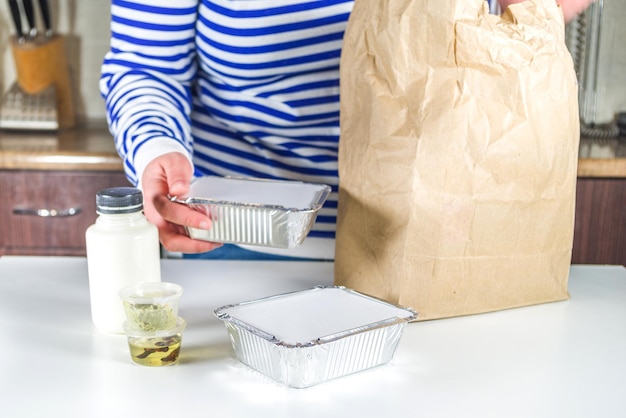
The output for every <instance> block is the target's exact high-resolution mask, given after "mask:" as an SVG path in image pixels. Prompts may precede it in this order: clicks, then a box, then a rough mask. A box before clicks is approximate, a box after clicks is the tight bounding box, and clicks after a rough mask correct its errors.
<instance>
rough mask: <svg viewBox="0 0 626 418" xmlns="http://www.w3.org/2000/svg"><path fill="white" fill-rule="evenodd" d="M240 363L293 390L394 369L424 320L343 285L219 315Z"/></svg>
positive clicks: (233, 308)
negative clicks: (409, 335)
mask: <svg viewBox="0 0 626 418" xmlns="http://www.w3.org/2000/svg"><path fill="white" fill-rule="evenodd" d="M215 315H216V316H217V317H218V318H220V319H221V320H223V321H224V324H225V326H226V329H227V332H228V334H229V336H230V340H231V342H232V346H233V349H234V351H235V354H236V356H237V358H238V359H239V360H240V361H241V362H242V363H244V364H246V365H248V366H249V367H251V368H252V369H255V370H257V371H258V372H260V373H263V374H264V375H267V376H269V377H270V378H272V379H273V380H275V381H277V382H279V383H282V384H284V385H286V386H289V387H293V388H306V387H310V386H313V385H316V384H319V383H322V382H325V381H328V380H330V379H334V378H338V377H341V376H345V375H348V374H352V373H356V372H359V371H362V370H365V369H369V368H372V367H375V366H379V365H382V364H385V363H388V362H389V361H390V360H391V359H392V358H393V355H394V353H395V350H396V347H397V345H398V343H399V341H400V338H401V336H402V334H403V333H404V329H405V327H406V324H407V323H408V322H409V321H411V320H413V319H415V318H416V316H417V313H416V312H415V311H413V310H412V309H410V308H402V307H398V306H395V305H392V304H389V303H387V302H385V301H382V300H380V299H376V298H373V297H370V296H367V295H364V294H361V293H359V292H356V291H354V290H350V289H347V288H344V287H340V286H318V287H315V288H313V289H309V290H304V291H298V292H291V293H285V294H282V295H277V296H271V297H267V298H263V299H258V300H254V301H249V302H243V303H239V304H236V305H227V306H224V307H221V308H219V309H216V310H215Z"/></svg>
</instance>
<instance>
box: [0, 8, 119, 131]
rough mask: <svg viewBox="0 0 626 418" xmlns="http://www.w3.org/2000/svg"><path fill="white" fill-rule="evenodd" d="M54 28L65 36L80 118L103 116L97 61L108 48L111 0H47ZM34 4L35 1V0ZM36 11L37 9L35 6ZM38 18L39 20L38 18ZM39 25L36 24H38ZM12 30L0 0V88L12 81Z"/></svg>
mask: <svg viewBox="0 0 626 418" xmlns="http://www.w3.org/2000/svg"><path fill="white" fill-rule="evenodd" d="M49 2H50V8H51V14H52V22H53V29H55V31H56V32H57V33H59V34H62V35H64V36H66V37H67V38H66V49H67V56H68V60H69V67H70V74H71V78H72V82H73V87H74V89H75V98H74V99H75V102H76V113H77V117H78V119H79V120H80V121H84V120H103V119H104V118H105V111H104V102H103V100H102V98H101V97H100V93H99V90H98V78H99V75H100V64H101V62H102V58H103V57H104V54H105V53H106V52H107V49H108V40H109V34H110V30H109V16H110V11H109V7H110V2H109V1H103V0H49ZM34 4H35V5H37V1H34ZM37 11H38V10H37ZM39 21H40V20H39ZM38 26H39V25H38ZM14 34H15V26H14V25H13V21H12V19H11V14H10V12H9V6H8V2H7V1H4V0H0V62H1V63H2V66H1V67H0V92H2V93H4V92H5V91H6V90H7V89H8V88H9V86H10V85H11V84H12V83H13V82H14V81H15V77H16V75H15V64H14V62H13V55H12V52H11V48H10V43H9V36H11V35H14Z"/></svg>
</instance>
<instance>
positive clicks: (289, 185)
mask: <svg viewBox="0 0 626 418" xmlns="http://www.w3.org/2000/svg"><path fill="white" fill-rule="evenodd" d="M329 194H330V186H328V185H325V184H315V183H305V182H300V181H286V180H264V179H257V178H234V177H213V176H208V177H200V178H198V179H196V180H194V181H193V182H192V184H191V188H190V194H189V195H190V197H187V198H178V197H173V198H172V201H175V202H178V203H182V204H185V205H188V206H189V207H191V208H193V209H195V210H198V211H201V212H203V213H205V214H206V215H208V216H209V217H210V218H211V220H212V221H213V224H212V226H211V229H208V230H202V229H196V228H191V227H187V228H186V230H187V234H188V235H189V237H191V238H194V239H200V240H205V241H212V242H224V243H234V244H248V245H261V246H266V247H277V248H294V247H297V246H299V245H300V244H302V242H303V241H304V239H305V238H306V236H307V235H308V233H309V231H310V230H311V228H312V227H313V224H314V223H315V219H316V218H317V213H318V211H319V209H320V208H321V207H322V205H323V204H324V202H325V201H326V198H327V197H328V195H329Z"/></svg>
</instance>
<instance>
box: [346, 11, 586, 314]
mask: <svg viewBox="0 0 626 418" xmlns="http://www.w3.org/2000/svg"><path fill="white" fill-rule="evenodd" d="M578 140H579V120H578V104H577V83H576V75H575V73H574V68H573V64H572V60H571V57H570V54H569V52H568V50H567V48H566V46H565V43H564V23H563V16H562V14H561V11H560V9H559V8H558V7H557V6H556V2H555V1H554V0H529V1H526V2H524V3H520V4H517V5H514V6H512V7H510V8H509V10H508V11H507V12H506V13H505V14H504V15H503V16H502V17H500V16H494V15H489V13H488V10H487V3H486V2H485V1H483V0H376V1H357V2H355V5H354V10H353V12H352V15H351V17H350V20H349V23H348V27H347V30H346V34H345V38H344V47H343V55H342V59H341V140H340V148H339V182H340V188H339V215H338V225H337V244H336V245H337V246H336V258H335V283H336V284H337V285H343V286H346V287H349V288H353V289H356V290H358V291H361V292H363V293H366V294H370V295H373V296H376V297H379V298H382V299H386V300H388V301H390V302H393V303H398V304H401V305H404V306H410V307H412V308H414V309H415V310H417V311H418V312H419V314H420V316H419V318H418V319H422V320H424V319H434V318H443V317H451V316H457V315H467V314H475V313H480V312H487V311H494V310H499V309H504V308H512V307H519V306H524V305H531V304H537V303H543V302H550V301H557V300H564V299H567V298H568V297H569V295H568V291H567V281H568V274H569V265H570V260H571V249H572V241H573V225H574V203H575V185H576V166H577V161H578V159H577V155H578Z"/></svg>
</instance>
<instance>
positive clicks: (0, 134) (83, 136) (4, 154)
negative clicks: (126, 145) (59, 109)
mask: <svg viewBox="0 0 626 418" xmlns="http://www.w3.org/2000/svg"><path fill="white" fill-rule="evenodd" d="M0 169H8V170H93V171H122V170H123V166H122V160H121V158H120V157H119V156H118V154H117V152H116V151H115V144H114V143H113V139H112V137H111V134H110V133H109V131H108V129H107V127H106V125H104V124H103V123H94V124H91V125H86V126H81V127H77V128H74V129H66V130H61V131H59V132H29V133H25V132H19V131H3V130H0Z"/></svg>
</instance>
